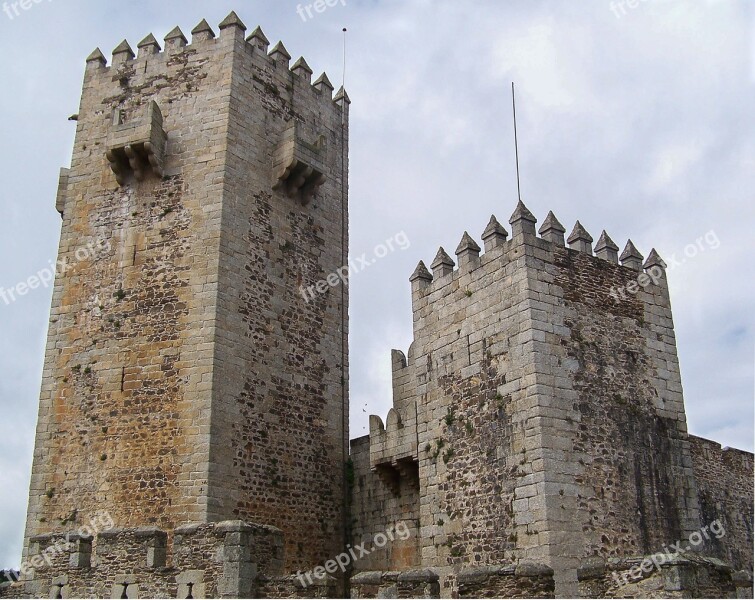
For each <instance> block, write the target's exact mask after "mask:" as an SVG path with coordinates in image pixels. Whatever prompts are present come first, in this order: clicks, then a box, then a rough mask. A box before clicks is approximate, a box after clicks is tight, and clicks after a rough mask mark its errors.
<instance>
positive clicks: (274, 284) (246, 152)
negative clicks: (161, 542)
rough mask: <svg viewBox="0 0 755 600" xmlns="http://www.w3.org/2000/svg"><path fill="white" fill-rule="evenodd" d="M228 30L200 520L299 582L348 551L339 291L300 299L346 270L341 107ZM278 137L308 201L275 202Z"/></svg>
mask: <svg viewBox="0 0 755 600" xmlns="http://www.w3.org/2000/svg"><path fill="white" fill-rule="evenodd" d="M231 31H232V33H230V32H229V31H228V30H223V32H222V33H221V40H222V38H223V35H227V36H228V38H229V40H228V41H227V43H228V44H229V45H233V47H234V54H233V56H234V62H233V76H232V80H231V81H230V95H231V98H230V115H229V122H228V128H229V140H228V160H227V162H226V165H225V169H226V172H225V179H224V187H223V196H224V206H223V212H222V215H221V222H220V230H221V237H220V266H219V284H218V314H217V323H216V326H217V343H216V346H215V354H214V372H213V384H212V385H213V412H212V414H213V420H212V433H211V448H210V455H211V458H210V462H211V469H210V473H209V488H210V497H209V508H208V510H209V515H210V518H211V519H231V518H233V519H243V520H248V521H254V522H259V523H269V524H271V525H274V526H276V527H278V528H280V529H281V530H282V531H283V532H284V537H285V543H286V562H287V568H288V569H289V571H295V570H298V569H303V570H308V569H312V568H314V567H315V566H317V565H318V564H321V563H323V562H324V561H326V560H329V559H331V558H333V557H334V556H336V555H337V554H338V553H339V552H341V551H342V548H343V547H344V544H345V538H344V534H345V531H344V524H345V509H344V506H345V501H346V497H345V495H346V489H345V484H344V481H345V466H346V462H347V460H348V433H347V431H348V393H347V390H348V364H347V360H348V344H347V335H348V331H347V319H348V291H347V289H346V287H345V286H344V285H341V284H340V283H339V284H337V285H335V286H331V285H330V284H328V285H327V286H325V288H326V289H325V290H324V291H322V290H321V291H317V290H316V289H315V291H314V293H311V294H310V293H307V292H306V290H307V288H309V287H310V286H316V285H317V284H318V282H319V281H322V280H327V278H328V277H329V276H331V274H333V273H335V272H337V271H338V269H339V268H340V266H341V265H344V264H347V248H348V235H347V227H348V190H347V185H348V184H347V175H346V174H347V173H348V162H347V152H348V146H347V140H348V120H347V112H348V102H347V101H346V100H344V99H342V100H340V101H338V102H334V101H333V99H332V91H333V90H332V86H330V85H329V83H328V84H327V85H326V84H325V83H322V82H321V83H319V84H317V85H316V86H313V85H312V83H311V74H312V73H311V70H309V67H307V66H306V63H303V65H302V63H301V62H300V61H297V63H296V65H302V66H300V67H297V66H296V65H295V66H294V67H293V69H289V60H288V57H287V55H286V54H285V53H284V52H283V51H278V52H274V53H272V56H270V55H268V54H267V48H266V46H265V44H264V42H263V41H261V40H259V39H255V40H253V41H252V43H250V42H247V41H245V39H244V32H243V30H242V29H241V28H240V27H234V28H232V30H231ZM325 82H326V83H327V80H325ZM292 131H293V132H295V133H294V134H292V133H291V132H292ZM287 135H289V136H292V135H293V139H295V144H296V146H297V150H298V149H299V148H304V149H306V150H309V151H311V152H315V151H316V153H317V157H318V161H319V162H320V167H319V168H321V169H322V172H323V176H324V183H323V184H322V185H321V187H319V188H317V191H316V193H315V194H314V197H312V198H311V199H310V200H309V201H304V200H303V199H302V198H301V197H300V196H298V195H297V196H296V197H289V196H288V195H287V194H286V193H284V190H283V189H281V190H277V191H274V190H273V189H272V185H273V183H274V182H275V176H276V173H275V172H274V171H273V165H272V163H271V156H274V155H275V154H276V148H277V147H279V146H280V145H281V144H282V143H284V141H285V140H286V139H288V138H287V137H286V136H287ZM313 149H314V150H313Z"/></svg>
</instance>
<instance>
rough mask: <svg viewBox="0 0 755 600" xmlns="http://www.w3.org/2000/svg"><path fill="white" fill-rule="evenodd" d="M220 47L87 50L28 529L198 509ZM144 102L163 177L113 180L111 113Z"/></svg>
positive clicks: (220, 149) (193, 514)
mask: <svg viewBox="0 0 755 600" xmlns="http://www.w3.org/2000/svg"><path fill="white" fill-rule="evenodd" d="M228 53H229V49H228V48H227V47H225V45H221V44H214V45H205V46H203V47H201V48H200V47H198V45H197V44H192V45H189V46H185V47H184V46H181V45H179V44H176V45H172V46H170V47H169V48H168V49H167V50H166V51H165V52H162V53H157V54H153V53H150V52H149V48H145V49H140V53H139V57H138V58H136V59H134V60H131V59H130V58H129V54H128V53H119V54H117V55H116V56H114V59H113V65H112V66H110V67H106V66H104V58H102V59H100V58H98V57H97V56H94V55H93V57H90V60H89V62H88V63H87V66H86V73H85V77H84V87H83V94H82V98H81V105H80V109H79V113H78V125H77V131H76V140H75V144H74V150H73V157H72V161H71V167H70V170H69V171H68V172H67V174H66V178H65V179H66V183H65V185H64V186H63V187H64V190H62V191H61V194H60V197H59V200H61V198H62V201H60V202H59V207H61V208H63V222H62V229H61V238H60V246H59V260H61V261H67V262H68V264H69V265H70V268H69V269H68V270H67V271H65V272H63V271H62V270H59V272H58V274H57V277H56V281H55V287H54V292H53V301H52V309H51V319H50V328H49V334H48V342H47V348H46V354H45V365H44V372H43V381H42V390H41V396H40V410H39V418H38V425H37V439H36V448H35V453H34V464H33V471H32V479H31V488H30V498H29V511H28V518H27V533H26V535H27V538H28V537H29V536H32V535H35V534H38V533H41V532H45V531H55V530H65V529H66V528H67V527H68V528H70V527H71V526H75V525H76V524H77V523H82V522H83V523H86V522H88V520H89V519H90V518H91V517H92V516H93V513H94V512H95V511H98V510H104V511H107V512H108V513H109V514H110V515H111V516H112V518H113V519H114V521H115V522H116V524H117V525H118V526H136V525H159V526H160V527H163V528H167V529H170V528H172V527H173V526H175V525H177V524H180V523H185V522H189V521H199V520H203V519H205V518H206V516H207V510H206V503H207V471H208V448H209V434H210V386H211V380H210V373H211V371H212V364H213V363H212V360H213V340H214V336H215V317H214V305H215V297H216V294H217V281H218V264H217V263H218V261H217V248H218V245H219V238H220V231H219V229H220V217H221V207H222V198H223V194H222V190H223V187H222V181H223V172H224V164H225V154H226V138H227V136H228V129H227V116H228V113H229V110H230V98H229V88H228V86H227V85H226V83H225V82H226V81H227V80H228V79H229V78H230V76H231V65H232V62H231V61H230V60H228V58H227V55H228ZM100 56H101V55H100ZM151 100H155V101H157V102H158V104H159V105H160V106H161V107H162V109H163V111H164V127H165V129H166V130H167V131H168V132H169V135H168V150H167V162H166V164H165V178H163V179H160V178H157V177H147V178H145V179H144V180H143V181H136V180H133V181H131V183H130V184H129V185H128V186H125V187H121V186H120V185H119V184H118V183H117V182H116V179H115V175H114V174H113V172H111V170H110V168H109V166H108V161H107V160H106V157H105V154H106V150H107V148H108V140H109V135H110V134H111V132H112V130H113V121H114V111H121V110H122V111H123V114H122V117H121V118H122V119H123V120H124V121H125V122H126V123H128V122H130V121H131V120H134V121H137V120H140V119H142V118H143V116H144V113H145V111H146V109H147V106H148V104H149V101H151ZM97 240H104V241H105V243H103V244H102V246H103V247H102V248H99V249H98V248H95V251H94V252H91V253H90V255H89V256H88V257H87V258H86V259H85V260H79V258H81V257H83V256H84V254H83V252H80V249H81V248H85V247H86V246H87V245H88V244H93V243H96V242H97ZM77 251H79V255H78V257H77Z"/></svg>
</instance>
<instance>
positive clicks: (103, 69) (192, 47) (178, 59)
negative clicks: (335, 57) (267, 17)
mask: <svg viewBox="0 0 755 600" xmlns="http://www.w3.org/2000/svg"><path fill="white" fill-rule="evenodd" d="M218 29H219V33H217V34H216V32H215V31H214V30H213V28H212V27H211V26H210V24H209V23H207V21H206V20H204V19H203V20H202V21H201V22H200V23H199V24H198V25H197V26H196V27H195V28H194V29H192V31H191V41H190V42H189V40H188V39H187V37H186V36H185V35H184V33H183V31H182V30H181V28H180V27H175V28H174V29H173V30H171V31H170V33H168V34H167V35H166V36H165V38H164V48H163V47H161V46H160V44H159V42H158V41H157V40H156V38H155V37H154V35H152V34H151V33H150V34H149V35H147V36H146V37H145V38H144V39H143V40H141V41H140V42H139V43H138V44H137V51H136V52H134V50H133V49H132V48H131V45H130V44H129V43H128V41H127V40H123V41H122V42H121V43H120V44H119V45H118V46H117V47H116V48H115V49H113V51H112V57H111V60H110V64H108V62H107V59H106V57H105V55H104V54H103V53H102V51H101V50H100V49H99V48H96V49H95V50H94V51H93V52H92V53H91V54H90V55H89V57H88V58H87V60H86V64H87V68H86V74H87V78H98V79H105V78H111V79H112V80H114V81H121V82H123V80H124V79H126V78H129V77H133V76H134V75H135V74H137V73H140V72H144V71H145V70H147V71H148V72H149V74H150V75H151V76H153V77H154V76H155V75H157V74H158V73H159V72H160V71H163V72H165V73H167V72H168V71H170V70H171V69H175V68H181V67H185V66H186V63H187V59H188V57H189V56H191V57H192V60H193V61H196V60H202V59H206V58H207V57H209V56H210V55H213V54H218V53H220V54H222V55H223V56H222V58H223V60H227V61H229V63H230V62H232V61H234V60H237V59H238V57H239V55H241V56H243V57H244V59H245V60H246V62H247V65H248V68H251V69H253V70H254V71H256V74H257V75H258V76H260V77H264V79H265V80H267V81H268V83H269V84H273V83H274V82H277V83H282V84H283V86H284V87H286V86H288V87H289V88H294V87H295V89H296V93H299V94H301V93H308V95H309V96H310V97H312V98H320V99H322V101H323V102H328V103H331V104H332V105H333V106H335V107H338V108H346V107H348V104H350V102H351V101H350V100H349V97H348V95H347V94H346V91H345V90H344V89H343V88H341V89H339V90H338V92H336V93H335V95H334V94H333V91H334V87H333V84H332V83H331V82H330V79H329V78H328V76H327V74H325V73H322V74H321V75H320V76H319V77H317V79H315V81H314V82H313V81H312V75H313V71H312V69H311V68H310V67H309V65H308V64H307V61H306V60H305V59H304V57H300V58H299V59H297V60H296V61H294V63H293V64H291V65H290V61H291V55H290V54H289V52H288V50H286V47H285V46H284V45H283V42H278V43H277V44H275V45H274V46H273V47H272V49H269V46H270V42H269V41H268V39H267V37H266V36H265V34H264V32H263V31H262V29H261V28H260V27H257V28H255V30H254V31H253V32H252V33H251V34H250V35H248V36H246V37H245V33H246V31H247V28H246V25H244V23H243V22H242V21H241V19H240V18H239V17H238V15H237V14H236V13H235V12H231V13H230V14H229V15H228V16H227V17H226V18H225V19H224V20H223V21H222V22H221V23H220V24H219V26H218ZM148 64H149V68H148V69H147V65H148ZM271 76H272V77H271ZM289 91H291V90H289ZM347 113H348V111H347V110H346V111H345V114H347Z"/></svg>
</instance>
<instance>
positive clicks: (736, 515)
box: [689, 435, 753, 573]
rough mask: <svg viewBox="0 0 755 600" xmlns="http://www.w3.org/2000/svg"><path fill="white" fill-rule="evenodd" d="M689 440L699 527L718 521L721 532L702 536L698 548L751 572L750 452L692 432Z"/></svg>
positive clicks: (751, 486)
mask: <svg viewBox="0 0 755 600" xmlns="http://www.w3.org/2000/svg"><path fill="white" fill-rule="evenodd" d="M689 439H690V445H691V448H692V465H693V467H694V471H695V479H696V480H697V489H698V493H699V501H700V527H701V528H702V527H705V526H708V527H710V524H711V523H713V522H714V521H719V522H720V524H721V526H722V527H723V532H724V533H723V534H722V535H713V534H708V535H707V536H703V537H704V539H703V548H702V551H703V552H704V553H705V554H707V555H710V556H715V557H716V558H719V559H721V560H724V561H726V562H727V563H729V564H730V565H732V566H733V567H734V568H735V569H739V570H747V571H749V572H750V573H752V570H753V556H752V549H753V534H752V527H753V455H752V453H750V452H743V451H742V450H737V449H735V448H724V449H722V448H721V445H720V444H718V443H716V442H712V441H710V440H706V439H703V438H700V437H697V436H694V435H691V436H690V438H689ZM715 529H716V531H718V533H721V530H720V529H719V528H715Z"/></svg>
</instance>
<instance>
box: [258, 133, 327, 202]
mask: <svg viewBox="0 0 755 600" xmlns="http://www.w3.org/2000/svg"><path fill="white" fill-rule="evenodd" d="M326 179H327V178H326V177H325V137H324V136H320V137H319V138H318V139H317V140H316V141H315V143H313V144H310V143H308V142H306V141H304V139H303V137H302V134H301V131H300V127H299V125H298V123H296V122H294V123H293V124H292V125H291V126H290V127H289V128H288V129H286V131H284V133H283V140H282V141H281V143H280V144H278V147H277V148H276V149H275V151H274V153H273V184H272V188H273V190H276V191H280V192H282V193H284V194H286V196H288V197H289V198H294V199H296V200H299V202H301V203H302V204H303V205H307V204H309V202H310V201H311V200H312V198H313V197H314V195H315V194H316V193H317V190H318V188H319V187H320V186H321V185H322V184H323V183H325V181H326Z"/></svg>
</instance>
